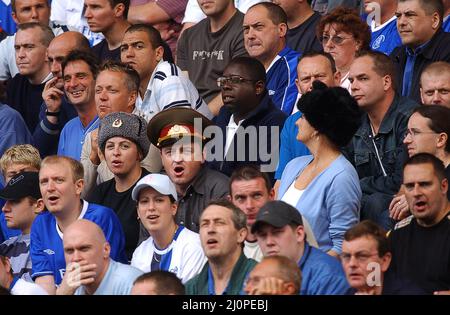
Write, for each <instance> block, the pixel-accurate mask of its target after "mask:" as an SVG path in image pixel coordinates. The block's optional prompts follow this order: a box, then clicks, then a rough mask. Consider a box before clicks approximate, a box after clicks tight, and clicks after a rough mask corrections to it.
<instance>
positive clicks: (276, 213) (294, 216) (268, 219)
mask: <svg viewBox="0 0 450 315" xmlns="http://www.w3.org/2000/svg"><path fill="white" fill-rule="evenodd" d="M263 224H269V225H272V226H274V227H276V228H282V227H283V226H286V225H288V224H296V225H303V220H302V215H301V214H300V212H299V211H298V210H297V209H296V208H294V207H293V206H291V205H290V204H288V203H286V202H284V201H281V200H275V201H269V202H267V203H266V204H265V205H264V206H262V207H261V209H259V211H258V214H257V215H256V221H255V223H253V225H252V230H251V231H252V234H255V233H256V232H257V231H258V230H259V229H260V228H261V226H262V225H263Z"/></svg>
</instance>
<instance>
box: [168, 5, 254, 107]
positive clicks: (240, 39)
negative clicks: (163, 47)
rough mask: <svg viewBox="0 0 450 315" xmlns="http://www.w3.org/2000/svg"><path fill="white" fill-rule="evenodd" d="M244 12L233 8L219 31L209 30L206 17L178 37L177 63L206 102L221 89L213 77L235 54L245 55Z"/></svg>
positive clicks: (208, 22)
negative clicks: (233, 12) (234, 10)
mask: <svg viewBox="0 0 450 315" xmlns="http://www.w3.org/2000/svg"><path fill="white" fill-rule="evenodd" d="M243 21H244V14H242V13H241V12H240V11H236V13H235V14H234V15H233V17H232V18H231V19H230V20H229V21H228V23H227V24H225V26H224V27H222V28H221V29H220V30H219V31H217V32H215V33H211V28H210V21H209V18H206V19H203V20H202V21H200V22H199V23H198V24H196V25H194V26H193V27H191V28H189V29H187V30H186V31H184V32H183V34H182V35H181V37H180V39H179V40H178V47H177V64H178V66H179V67H180V68H181V70H183V71H188V73H189V79H190V80H191V81H192V82H193V83H194V85H195V87H196V88H197V90H198V92H199V93H200V95H201V96H202V97H203V99H204V100H205V102H207V103H209V102H210V101H211V99H212V98H214V96H215V95H216V94H217V93H219V92H220V88H219V87H218V86H217V83H216V80H217V78H218V77H220V76H222V73H223V70H224V69H225V67H226V66H227V65H228V63H229V62H230V61H231V60H232V59H233V58H235V57H239V56H247V51H246V50H245V47H244V35H243V32H242V24H243Z"/></svg>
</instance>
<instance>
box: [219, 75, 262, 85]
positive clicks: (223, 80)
mask: <svg viewBox="0 0 450 315" xmlns="http://www.w3.org/2000/svg"><path fill="white" fill-rule="evenodd" d="M243 82H255V80H251V79H246V78H243V77H241V76H239V75H232V76H229V77H219V78H217V86H218V87H224V86H225V84H233V85H237V84H241V83H243Z"/></svg>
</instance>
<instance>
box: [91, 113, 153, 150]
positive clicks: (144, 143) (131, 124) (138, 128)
mask: <svg viewBox="0 0 450 315" xmlns="http://www.w3.org/2000/svg"><path fill="white" fill-rule="evenodd" d="M113 137H123V138H126V139H128V140H131V141H133V142H134V143H136V145H137V146H138V147H139V148H140V150H141V151H142V155H143V156H142V159H143V158H145V157H146V156H147V154H148V150H149V148H150V140H149V139H148V137H147V121H146V120H145V119H144V118H142V117H139V116H137V115H134V114H128V113H124V112H117V113H111V114H108V115H106V116H105V117H103V119H102V120H101V122H100V127H99V129H98V146H99V148H100V150H101V151H102V153H103V154H104V153H105V146H106V141H108V139H110V138H113Z"/></svg>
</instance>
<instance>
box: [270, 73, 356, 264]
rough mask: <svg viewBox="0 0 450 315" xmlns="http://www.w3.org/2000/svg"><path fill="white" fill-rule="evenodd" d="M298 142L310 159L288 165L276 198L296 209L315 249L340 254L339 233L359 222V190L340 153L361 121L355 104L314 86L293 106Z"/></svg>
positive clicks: (339, 93)
mask: <svg viewBox="0 0 450 315" xmlns="http://www.w3.org/2000/svg"><path fill="white" fill-rule="evenodd" d="M297 106H298V108H299V110H300V111H301V112H302V113H303V115H302V117H301V118H300V119H299V120H298V121H297V122H296V124H297V126H298V127H299V132H298V135H297V140H299V141H302V142H303V143H304V144H305V145H306V146H307V147H308V149H309V150H310V152H311V154H312V155H308V156H302V157H299V158H296V159H294V160H292V161H290V162H289V164H288V165H287V166H286V168H285V170H284V172H283V175H282V177H281V183H280V187H279V190H278V199H280V200H283V201H286V202H288V203H290V204H291V205H293V206H294V207H296V208H297V209H298V210H299V212H300V213H301V214H302V216H303V217H304V218H305V219H306V221H307V222H308V223H309V225H310V226H311V229H312V232H313V233H314V236H315V239H316V241H317V243H318V245H319V248H320V249H321V250H323V251H324V252H327V253H328V254H330V255H333V256H337V255H339V254H340V253H341V246H342V241H343V238H344V233H345V232H346V231H347V230H348V229H349V228H350V227H352V226H353V225H355V224H356V223H358V222H359V208H360V200H361V195H362V193H361V187H360V184H359V178H358V174H357V172H356V170H355V168H354V167H353V165H352V164H351V163H350V162H349V161H348V160H347V159H346V158H345V157H344V156H343V155H342V154H341V152H340V150H339V149H340V147H342V146H345V145H346V144H348V143H349V141H350V139H351V138H352V137H353V135H354V133H355V132H356V130H357V129H358V127H359V125H360V122H361V111H360V110H359V107H358V104H357V103H356V101H355V100H354V99H353V98H352V97H351V96H350V94H349V93H348V91H347V90H345V89H343V88H340V87H335V88H327V87H326V85H325V84H323V83H321V82H319V81H315V82H314V83H313V90H312V91H311V92H308V93H306V94H304V95H303V96H302V98H301V99H300V101H299V102H298V104H297Z"/></svg>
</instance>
